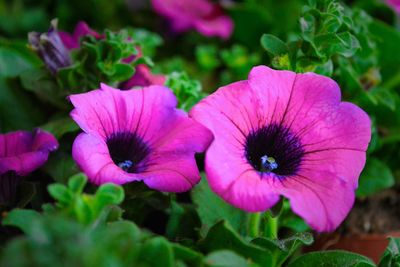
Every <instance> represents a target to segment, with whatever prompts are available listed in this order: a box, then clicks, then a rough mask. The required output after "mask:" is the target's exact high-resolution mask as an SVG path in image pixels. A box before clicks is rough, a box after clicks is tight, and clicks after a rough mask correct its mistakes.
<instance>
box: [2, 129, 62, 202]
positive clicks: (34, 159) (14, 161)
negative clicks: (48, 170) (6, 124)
mask: <svg viewBox="0 0 400 267" xmlns="http://www.w3.org/2000/svg"><path fill="white" fill-rule="evenodd" d="M57 148H58V142H57V140H56V139H55V138H54V136H53V135H51V134H50V133H48V132H45V131H42V130H40V129H37V130H35V131H34V132H33V133H31V132H27V131H16V132H10V133H6V134H0V203H2V204H4V203H9V202H13V198H14V197H15V193H16V189H17V185H18V184H19V182H20V181H21V178H22V176H26V175H28V174H29V173H31V172H33V171H34V170H36V169H37V168H39V167H40V166H42V165H43V164H44V163H45V162H46V161H47V158H48V156H49V153H50V152H52V151H54V150H56V149H57Z"/></svg>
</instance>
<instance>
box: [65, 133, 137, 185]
mask: <svg viewBox="0 0 400 267" xmlns="http://www.w3.org/2000/svg"><path fill="white" fill-rule="evenodd" d="M72 157H73V159H74V160H75V161H76V163H77V164H78V166H79V168H80V169H81V170H82V171H83V172H84V173H85V174H86V175H87V176H88V179H89V181H91V182H92V183H94V184H97V185H100V184H104V183H111V182H112V183H115V184H124V183H127V182H131V181H141V180H142V178H141V177H140V176H139V175H137V174H134V173H128V172H125V171H123V170H122V169H121V168H119V167H118V166H117V165H116V164H115V163H114V162H113V160H112V158H111V156H110V152H109V151H108V147H107V144H106V143H105V142H104V140H102V139H101V138H99V137H98V136H96V135H90V134H86V133H81V134H80V135H79V136H78V137H77V138H76V139H75V141H74V144H73V146H72Z"/></svg>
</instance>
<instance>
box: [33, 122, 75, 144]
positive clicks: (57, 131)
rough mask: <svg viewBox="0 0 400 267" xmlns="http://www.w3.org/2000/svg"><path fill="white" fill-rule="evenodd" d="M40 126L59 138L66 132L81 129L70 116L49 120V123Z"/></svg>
mask: <svg viewBox="0 0 400 267" xmlns="http://www.w3.org/2000/svg"><path fill="white" fill-rule="evenodd" d="M40 128H41V129H43V130H46V131H48V132H51V133H52V134H53V135H54V137H55V138H57V139H60V138H61V137H62V136H63V135H64V134H66V133H71V132H75V131H78V130H79V126H78V125H77V124H76V123H75V122H74V121H73V120H72V119H71V118H70V117H64V118H59V119H56V120H52V121H49V122H48V123H46V124H44V125H42V126H40Z"/></svg>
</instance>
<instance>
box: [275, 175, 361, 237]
mask: <svg viewBox="0 0 400 267" xmlns="http://www.w3.org/2000/svg"><path fill="white" fill-rule="evenodd" d="M274 188H275V190H276V193H279V194H282V195H283V196H285V197H287V198H288V199H289V200H290V206H291V208H292V209H293V211H294V212H295V213H296V214H298V215H299V216H300V217H302V218H304V220H305V221H306V222H307V223H308V224H309V225H310V226H311V227H312V228H313V229H315V230H317V231H318V232H331V231H333V230H335V229H336V228H337V227H338V226H339V225H340V223H341V222H342V221H343V220H344V219H345V217H346V216H347V214H348V213H349V211H350V209H351V207H352V206H353V203H354V199H355V193H354V188H353V186H352V185H351V184H350V183H348V182H346V181H345V180H343V179H342V178H341V177H339V176H337V174H335V173H332V172H329V171H314V170H313V171H309V172H303V175H301V176H292V177H286V178H284V180H282V182H281V183H275V185H274Z"/></svg>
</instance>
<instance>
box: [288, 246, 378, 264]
mask: <svg viewBox="0 0 400 267" xmlns="http://www.w3.org/2000/svg"><path fill="white" fill-rule="evenodd" d="M309 266H327V267H354V266H357V267H361V266H363V267H373V266H375V264H374V263H373V262H372V260H370V259H368V258H367V257H365V256H362V255H358V254H355V253H351V252H347V251H339V250H332V251H323V252H311V253H307V254H304V255H302V256H300V257H298V258H296V259H295V260H294V261H293V262H292V263H290V264H289V265H288V267H309Z"/></svg>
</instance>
